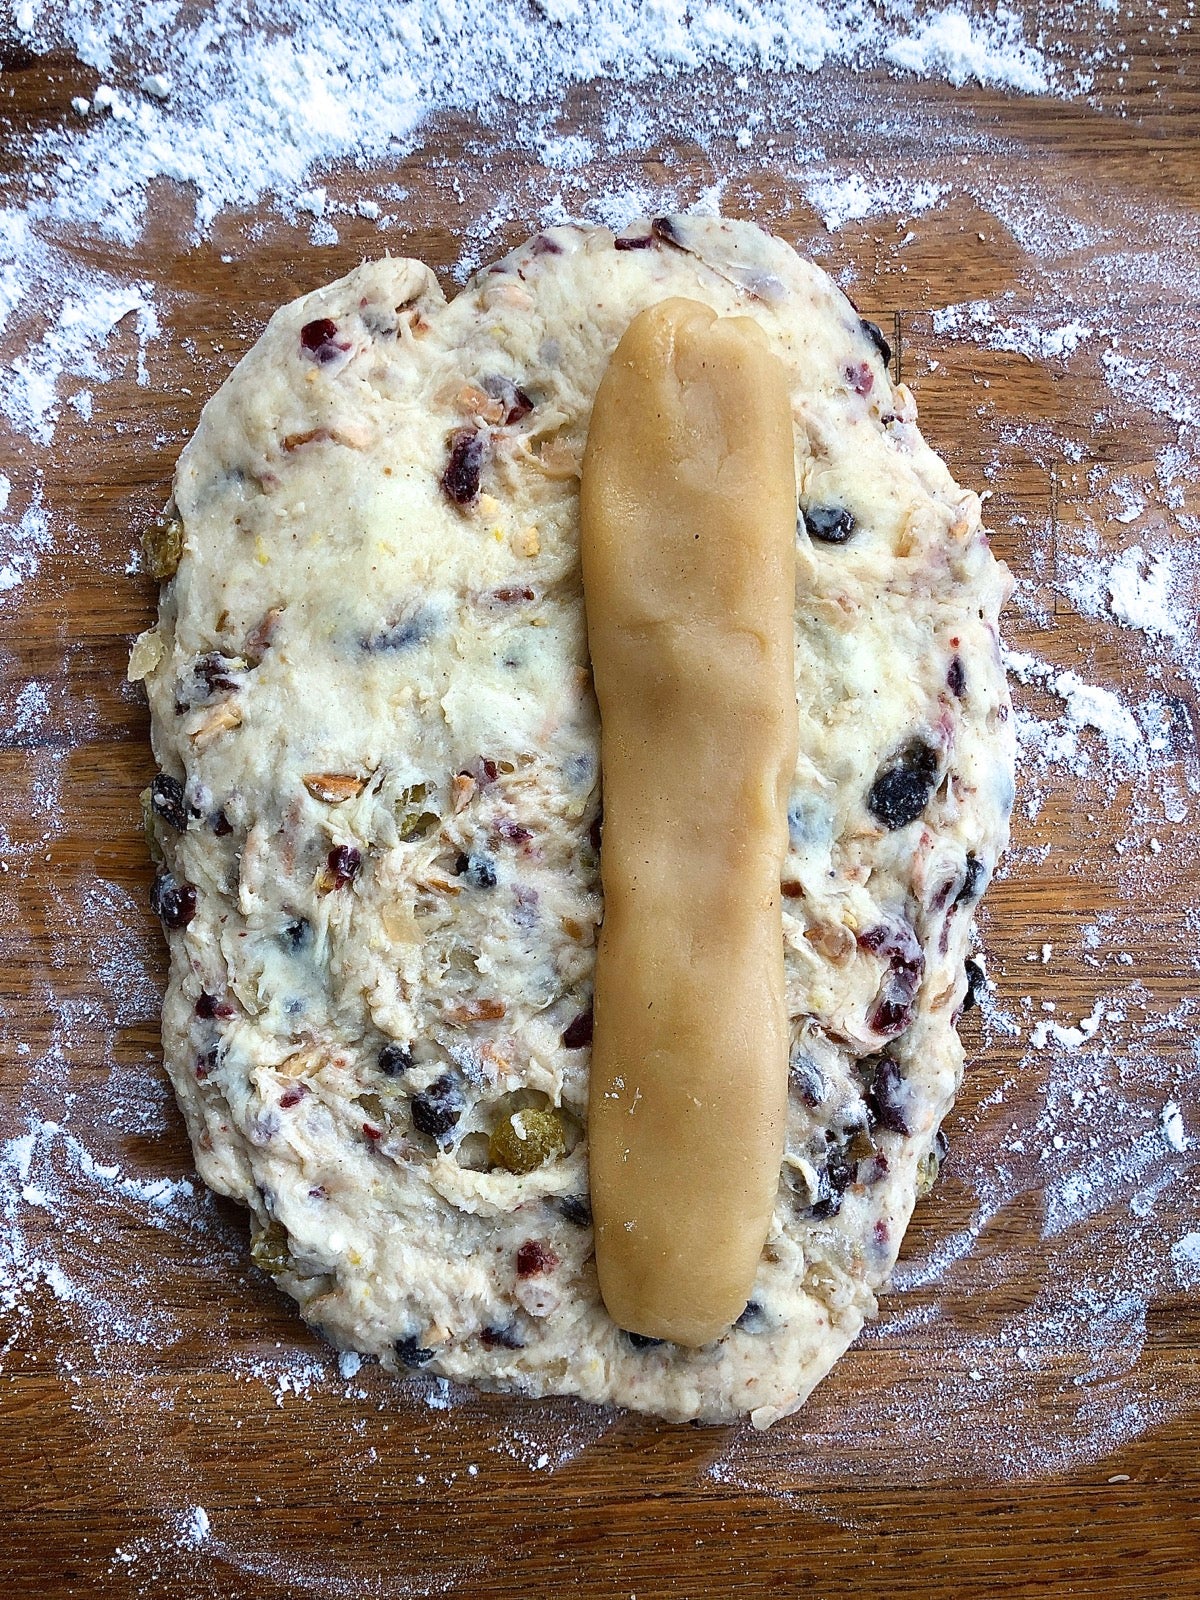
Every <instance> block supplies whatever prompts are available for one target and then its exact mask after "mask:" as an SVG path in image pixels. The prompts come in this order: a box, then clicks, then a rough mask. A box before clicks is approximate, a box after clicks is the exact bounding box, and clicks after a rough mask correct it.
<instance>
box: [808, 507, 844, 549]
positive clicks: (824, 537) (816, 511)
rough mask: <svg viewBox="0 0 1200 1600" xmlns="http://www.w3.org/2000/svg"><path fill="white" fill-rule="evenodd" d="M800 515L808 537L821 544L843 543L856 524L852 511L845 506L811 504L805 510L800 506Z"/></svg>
mask: <svg viewBox="0 0 1200 1600" xmlns="http://www.w3.org/2000/svg"><path fill="white" fill-rule="evenodd" d="M800 515H801V516H802V517H803V519H804V526H805V528H806V529H807V530H808V536H809V538H810V539H817V540H819V541H820V542H821V544H845V542H846V540H847V539H848V538H849V537H850V535H851V534H852V533H853V532H854V530H855V528H856V527H857V526H858V524H857V523H856V522H855V520H854V513H853V511H847V509H846V507H845V506H812V507H810V508H809V509H808V510H807V511H806V510H804V509H803V508H802V509H801V512H800Z"/></svg>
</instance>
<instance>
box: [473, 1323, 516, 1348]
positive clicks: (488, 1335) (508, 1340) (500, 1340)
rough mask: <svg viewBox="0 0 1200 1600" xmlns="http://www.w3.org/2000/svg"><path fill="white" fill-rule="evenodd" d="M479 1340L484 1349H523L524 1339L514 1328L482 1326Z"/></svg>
mask: <svg viewBox="0 0 1200 1600" xmlns="http://www.w3.org/2000/svg"><path fill="white" fill-rule="evenodd" d="M479 1342H480V1344H482V1345H483V1347H484V1349H485V1350H524V1348H525V1341H524V1339H522V1337H521V1335H520V1334H519V1333H518V1332H517V1330H516V1329H515V1328H484V1330H483V1332H482V1333H481V1334H480V1335H479Z"/></svg>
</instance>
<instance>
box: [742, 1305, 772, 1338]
mask: <svg viewBox="0 0 1200 1600" xmlns="http://www.w3.org/2000/svg"><path fill="white" fill-rule="evenodd" d="M766 1325H767V1317H766V1313H765V1311H764V1310H763V1308H762V1306H761V1305H760V1304H759V1303H758V1301H757V1300H748V1301H747V1302H746V1309H745V1310H744V1311H743V1312H742V1314H741V1316H740V1317H739V1318H738V1319H737V1321H736V1322H735V1323H734V1327H735V1328H740V1329H741V1330H742V1332H743V1333H761V1332H762V1331H763V1329H764V1328H765V1327H766Z"/></svg>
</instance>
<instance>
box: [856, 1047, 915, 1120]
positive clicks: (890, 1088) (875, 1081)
mask: <svg viewBox="0 0 1200 1600" xmlns="http://www.w3.org/2000/svg"><path fill="white" fill-rule="evenodd" d="M863 1098H864V1099H865V1100H866V1103H867V1107H868V1109H869V1110H870V1111H871V1112H872V1114H873V1115H874V1117H875V1122H876V1125H877V1126H878V1127H880V1128H884V1129H886V1130H887V1131H888V1132H889V1133H905V1134H907V1133H911V1132H912V1128H911V1126H910V1125H909V1121H908V1096H907V1095H906V1093H905V1090H904V1074H903V1073H902V1072H901V1071H900V1063H899V1062H898V1061H896V1060H894V1059H893V1058H892V1057H891V1056H879V1057H878V1058H877V1059H876V1061H875V1062H874V1064H873V1068H872V1072H871V1084H870V1087H869V1088H868V1090H867V1092H866V1094H865V1095H864V1096H863Z"/></svg>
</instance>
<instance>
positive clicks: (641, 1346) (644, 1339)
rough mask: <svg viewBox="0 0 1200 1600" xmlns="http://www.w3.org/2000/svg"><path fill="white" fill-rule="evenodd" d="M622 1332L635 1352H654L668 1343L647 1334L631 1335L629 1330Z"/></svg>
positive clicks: (623, 1329) (624, 1329) (625, 1329)
mask: <svg viewBox="0 0 1200 1600" xmlns="http://www.w3.org/2000/svg"><path fill="white" fill-rule="evenodd" d="M621 1331H622V1333H623V1334H624V1335H625V1337H626V1338H627V1339H628V1340H629V1342H630V1344H631V1345H632V1346H633V1348H634V1349H635V1350H654V1349H656V1348H657V1347H658V1346H659V1345H660V1344H666V1342H667V1341H666V1340H665V1339H652V1338H651V1337H650V1335H649V1334H647V1333H630V1331H629V1329H628V1328H622V1330H621Z"/></svg>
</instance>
